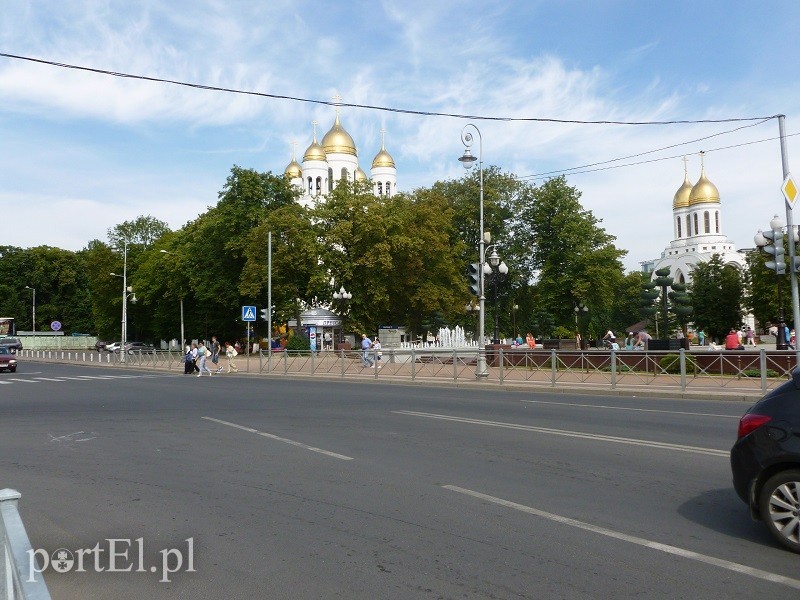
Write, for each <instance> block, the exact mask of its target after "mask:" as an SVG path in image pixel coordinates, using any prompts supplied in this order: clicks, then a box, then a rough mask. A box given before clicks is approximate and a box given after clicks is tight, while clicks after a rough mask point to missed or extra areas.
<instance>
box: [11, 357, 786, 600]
mask: <svg viewBox="0 0 800 600" xmlns="http://www.w3.org/2000/svg"><path fill="white" fill-rule="evenodd" d="M746 408H747V405H745V404H743V403H735V402H721V401H706V402H703V401H692V400H670V399H656V398H644V397H630V398H623V397H610V396H609V397H603V396H601V395H597V396H587V395H574V396H573V395H569V394H564V393H559V394H554V395H549V394H547V393H541V392H537V393H535V394H534V393H525V392H519V391H512V390H481V389H464V388H458V387H452V386H449V387H448V386H441V387H425V386H421V385H396V384H395V385H393V384H384V383H373V382H359V383H353V382H348V381H322V380H320V381H308V380H290V379H283V378H282V379H266V378H255V377H249V376H232V375H223V376H215V377H203V378H197V377H195V376H182V375H175V374H166V373H153V372H144V371H142V372H136V371H131V370H129V369H125V370H121V369H119V370H118V369H114V368H96V367H95V368H92V367H78V366H72V365H57V364H44V363H35V362H26V363H25V364H24V365H23V366H22V367H21V368H20V372H18V373H16V374H8V373H3V374H0V488H2V487H10V488H14V489H16V490H18V491H20V492H21V493H22V499H21V503H20V510H21V513H22V516H23V519H24V520H25V523H26V527H27V529H28V533H29V536H30V538H31V542H32V544H33V546H34V548H37V549H42V555H45V556H48V560H49V555H51V554H52V553H53V552H54V551H55V550H57V549H61V548H63V549H67V550H69V551H70V553H71V556H73V557H76V556H77V554H78V551H80V550H84V551H85V552H84V558H85V563H86V564H85V565H84V569H83V572H78V571H77V567H76V566H75V565H73V566H72V568H71V569H69V570H67V571H66V572H65V573H57V572H55V571H54V570H53V569H52V568H51V569H49V570H47V571H46V572H45V577H46V581H47V583H48V586H49V587H50V590H51V593H52V595H53V598H54V599H62V598H63V599H73V598H74V599H81V600H87V599H92V598H114V599H127V598H130V599H140V598H145V597H146V598H179V597H180V598H193V599H221V598H241V599H253V598H281V599H284V598H286V599H291V598H347V599H357V598H369V599H375V598H397V599H406V598H610V597H613V598H628V597H640V596H645V597H648V598H751V597H756V596H761V595H766V594H776V595H782V596H785V597H796V596H797V595H798V593H800V592H798V590H800V568H799V567H800V560H798V556H797V555H794V554H791V553H788V552H786V551H783V550H781V549H779V548H778V547H776V546H775V545H774V544H773V543H772V542H771V540H770V538H769V536H768V534H767V532H766V529H765V528H764V527H763V525H762V524H759V523H753V522H751V521H750V519H749V516H748V513H747V509H746V507H745V505H744V504H743V503H741V501H740V500H739V499H738V498H737V497H736V496H735V494H734V492H733V489H732V487H731V483H730V480H731V477H730V468H729V464H728V458H727V452H728V450H729V448H730V446H731V445H732V443H733V441H734V439H735V435H736V427H737V420H738V418H739V417H740V416H741V414H742V413H743V412H744V411H745V410H746ZM109 539H117V540H123V541H120V542H114V544H115V546H114V547H113V548H110V547H109V542H108V540H109ZM126 540H141V541H139V542H135V541H133V542H127V541H126ZM187 540H190V541H187ZM92 548H96V549H97V550H96V551H95V552H94V554H92V553H91V552H89V551H88V550H89V549H92ZM110 549H114V550H115V551H116V552H117V554H118V556H117V559H116V562H115V567H116V569H117V570H116V571H115V572H109V570H108V567H109V556H108V555H109V550H110ZM125 549H128V550H129V552H128V553H127V556H123V555H122V554H121V552H122V551H123V550H125ZM139 549H141V560H138V562H137V560H134V558H137V559H138V557H139V556H140V554H139ZM103 550H105V553H103ZM190 550H191V556H190ZM178 552H180V553H181V557H182V559H183V564H182V565H181V568H180V569H178V568H177V554H178ZM190 558H191V562H190V561H189V559H190ZM95 559H97V564H96V565H95V564H94V560H95ZM165 559H166V560H167V562H166V563H164V562H163V561H164V560H165ZM54 562H55V561H54ZM164 564H166V565H167V570H175V571H176V572H175V573H168V572H167V570H165V568H164ZM126 565H127V566H132V568H133V571H131V572H120V570H121V569H122V568H123V567H124V566H126ZM151 567H152V569H154V570H155V571H154V572H153V571H152V570H151ZM187 567H188V569H189V570H188V572H187ZM101 568H105V569H106V570H105V571H102V572H98V571H99V570H100V569H101ZM136 569H139V571H138V572H137V571H136ZM167 579H168V580H169V581H166V580H167Z"/></svg>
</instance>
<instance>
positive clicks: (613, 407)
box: [521, 400, 741, 419]
mask: <svg viewBox="0 0 800 600" xmlns="http://www.w3.org/2000/svg"><path fill="white" fill-rule="evenodd" d="M521 402H525V403H527V404H555V405H557V406H578V407H581V408H603V409H606V410H631V411H636V412H652V413H664V414H667V415H689V416H692V417H719V418H721V419H740V418H741V415H739V416H734V415H717V414H714V413H696V412H690V411H683V410H659V409H656V408H632V407H627V406H606V405H603V404H577V403H573V402H548V401H547V400H521Z"/></svg>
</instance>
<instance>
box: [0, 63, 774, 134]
mask: <svg viewBox="0 0 800 600" xmlns="http://www.w3.org/2000/svg"><path fill="white" fill-rule="evenodd" d="M0 56H3V57H5V58H11V59H14V60H23V61H28V62H33V63H39V64H43V65H49V66H52V67H59V68H62V69H74V70H77V71H86V72H90V73H98V74H100V75H109V76H111V77H120V78H123V79H137V80H140V81H152V82H155V83H169V84H172V85H178V86H183V87H189V88H194V89H199V90H209V91H214V92H226V93H229V94H244V95H248V96H259V97H262V98H272V99H275V100H291V101H294V102H305V103H308V104H320V105H324V106H346V107H349V108H362V109H366V110H377V111H382V112H391V113H398V114H407V115H418V116H426V117H451V118H454V119H470V120H475V121H478V120H479V121H503V122H528V123H531V122H533V123H568V124H573V125H683V124H696V123H737V122H744V121H765V120H769V119H775V118H777V117H778V116H779V115H770V116H761V117H736V118H728V119H676V120H669V121H612V120H601V121H586V120H581V119H553V118H546V117H493V116H486V115H466V114H458V113H440V112H430V111H422V110H411V109H403V108H391V107H387V106H377V105H372V104H352V103H348V102H335V101H328V100H314V99H310V98H301V97H298V96H288V95H283V94H269V93H266V92H254V91H249V90H239V89H234V88H226V87H217V86H211V85H202V84H199V83H189V82H186V81H177V80H174V79H162V78H159V77H149V76H147V75H134V74H131V73H121V72H118V71H108V70H106V69H95V68H93V67H84V66H80V65H72V64H68V63H60V62H55V61H51V60H44V59H41V58H32V57H30V56H20V55H17V54H8V53H5V52H0Z"/></svg>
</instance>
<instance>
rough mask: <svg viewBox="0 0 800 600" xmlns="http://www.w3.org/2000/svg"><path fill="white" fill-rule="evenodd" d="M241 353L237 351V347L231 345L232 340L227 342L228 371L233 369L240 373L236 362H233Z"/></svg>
mask: <svg viewBox="0 0 800 600" xmlns="http://www.w3.org/2000/svg"><path fill="white" fill-rule="evenodd" d="M237 354H239V353H238V352H236V348H234V347H233V346H231V343H230V342H225V356H227V357H228V373H230V372H231V371H233V372H234V373H238V372H239V369H238V368H237V367H236V364H235V363H234V362H233V359H234V358H236V355H237Z"/></svg>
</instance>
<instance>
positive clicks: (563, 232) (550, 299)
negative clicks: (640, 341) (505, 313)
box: [509, 177, 627, 331]
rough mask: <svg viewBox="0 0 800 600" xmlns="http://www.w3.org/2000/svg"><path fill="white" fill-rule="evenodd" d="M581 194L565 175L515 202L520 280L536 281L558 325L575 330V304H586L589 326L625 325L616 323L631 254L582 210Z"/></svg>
mask: <svg viewBox="0 0 800 600" xmlns="http://www.w3.org/2000/svg"><path fill="white" fill-rule="evenodd" d="M580 196H581V194H580V192H579V191H578V190H577V189H576V188H574V187H571V186H569V185H567V182H566V179H565V178H564V177H557V178H554V179H550V180H549V181H547V182H546V183H544V184H543V185H542V186H540V187H532V186H524V187H522V188H521V189H520V190H519V193H518V195H517V196H516V197H515V198H514V200H513V202H512V204H511V207H512V210H511V212H512V213H513V217H512V219H511V225H510V227H509V232H510V235H511V238H512V243H511V244H510V250H511V252H510V254H511V255H512V256H513V261H514V264H515V266H516V267H517V268H518V269H519V271H520V274H521V276H522V277H525V278H526V280H527V281H532V282H534V283H533V286H534V287H535V288H536V297H537V300H538V302H539V303H540V306H539V307H538V308H539V309H543V310H545V311H546V312H547V313H549V314H551V315H553V316H554V317H555V320H556V324H558V325H561V326H564V327H569V328H574V318H575V315H574V306H575V303H576V302H584V303H586V304H587V305H588V306H589V308H590V312H589V319H590V321H591V323H590V325H589V327H590V328H592V329H594V330H598V331H599V330H601V329H605V328H609V327H612V328H620V327H624V326H625V325H627V323H616V322H614V321H613V319H614V318H615V314H616V313H615V308H614V307H615V303H616V299H615V296H616V292H617V290H618V289H619V286H620V284H621V281H622V279H623V278H624V270H623V266H622V262H621V258H622V257H624V256H625V254H626V252H625V251H624V250H620V249H619V248H617V247H616V246H615V245H614V240H615V238H614V236H612V235H610V234H608V233H607V232H606V231H605V230H604V229H603V228H602V227H601V226H600V223H601V221H600V220H599V219H597V218H596V217H595V216H594V215H593V214H592V212H591V211H588V210H586V209H584V208H583V206H582V205H581V203H580ZM509 266H510V265H509Z"/></svg>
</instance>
